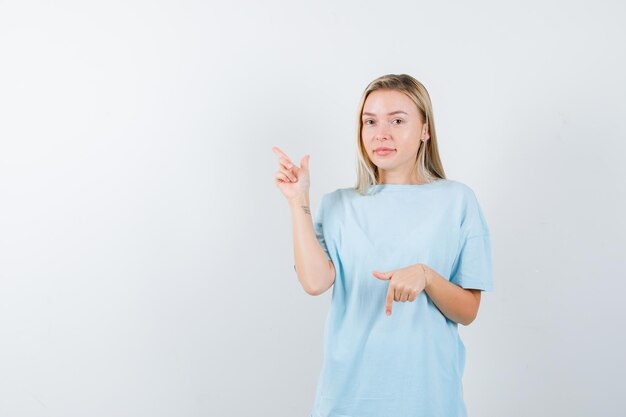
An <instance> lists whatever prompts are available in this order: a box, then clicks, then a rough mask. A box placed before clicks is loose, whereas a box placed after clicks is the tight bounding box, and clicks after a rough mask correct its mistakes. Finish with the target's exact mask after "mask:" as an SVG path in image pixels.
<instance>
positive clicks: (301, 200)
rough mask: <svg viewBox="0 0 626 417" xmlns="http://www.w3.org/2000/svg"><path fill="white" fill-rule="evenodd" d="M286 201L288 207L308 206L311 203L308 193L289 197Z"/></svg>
mask: <svg viewBox="0 0 626 417" xmlns="http://www.w3.org/2000/svg"><path fill="white" fill-rule="evenodd" d="M287 202H288V203H289V207H291V208H295V207H300V206H307V207H308V206H309V205H310V204H311V202H310V199H309V196H308V195H302V196H298V197H294V198H290V199H289V200H287Z"/></svg>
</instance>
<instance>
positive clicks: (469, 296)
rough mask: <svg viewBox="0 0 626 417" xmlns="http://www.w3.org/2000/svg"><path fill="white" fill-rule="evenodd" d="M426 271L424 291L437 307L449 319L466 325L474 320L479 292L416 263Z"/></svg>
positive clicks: (478, 301) (478, 302)
mask: <svg viewBox="0 0 626 417" xmlns="http://www.w3.org/2000/svg"><path fill="white" fill-rule="evenodd" d="M418 266H420V267H423V268H424V271H425V273H426V286H425V287H424V291H425V292H426V294H428V296H429V297H430V298H431V300H433V303H434V304H435V305H436V306H437V308H438V309H439V310H440V311H441V312H442V313H443V314H444V315H445V316H446V317H448V318H449V319H450V320H452V321H454V322H457V323H461V324H462V325H464V326H468V325H469V324H470V323H471V322H473V321H474V319H475V318H476V315H477V314H478V307H479V306H480V292H481V290H477V289H465V288H462V287H459V286H458V285H456V284H454V283H452V282H450V281H448V280H447V279H445V278H444V277H442V276H441V275H439V274H438V273H437V272H436V271H435V270H434V269H432V268H430V267H429V266H428V265H424V264H418Z"/></svg>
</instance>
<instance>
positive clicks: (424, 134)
mask: <svg viewBox="0 0 626 417" xmlns="http://www.w3.org/2000/svg"><path fill="white" fill-rule="evenodd" d="M424 139H430V133H429V132H428V124H424V126H423V127H422V140H424Z"/></svg>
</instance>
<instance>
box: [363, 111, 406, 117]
mask: <svg viewBox="0 0 626 417" xmlns="http://www.w3.org/2000/svg"><path fill="white" fill-rule="evenodd" d="M398 113H404V114H406V115H407V116H408V115H409V114H408V113H407V112H405V111H403V110H396V111H392V112H391V113H387V116H391V115H393V114H398ZM363 116H376V115H375V114H374V113H368V112H363Z"/></svg>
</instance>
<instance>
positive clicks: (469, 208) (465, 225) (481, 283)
mask: <svg viewBox="0 0 626 417" xmlns="http://www.w3.org/2000/svg"><path fill="white" fill-rule="evenodd" d="M468 191H469V192H468V195H467V198H466V199H465V202H464V206H465V207H464V210H463V216H462V219H461V234H460V236H461V242H460V245H459V247H460V249H459V254H458V255H457V258H456V261H455V264H454V266H453V268H452V273H451V276H450V282H453V283H454V284H456V285H459V286H460V287H463V288H473V289H479V290H483V291H491V290H493V287H494V286H493V266H492V259H491V237H490V234H489V228H488V226H487V222H486V220H485V216H484V213H483V211H482V209H481V207H480V204H479V203H478V200H477V198H476V195H475V194H474V192H473V191H471V190H468Z"/></svg>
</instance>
